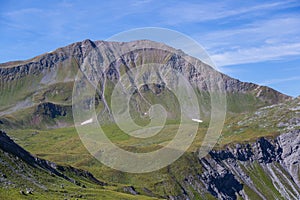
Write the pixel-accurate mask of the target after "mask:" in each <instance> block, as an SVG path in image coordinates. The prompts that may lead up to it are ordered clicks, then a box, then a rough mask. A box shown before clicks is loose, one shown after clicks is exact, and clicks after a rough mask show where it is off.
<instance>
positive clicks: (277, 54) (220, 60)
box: [211, 43, 300, 67]
mask: <svg viewBox="0 0 300 200" xmlns="http://www.w3.org/2000/svg"><path fill="white" fill-rule="evenodd" d="M287 56H300V43H291V44H280V45H276V46H262V47H254V48H248V49H247V48H245V49H238V50H236V51H226V52H224V53H220V54H214V55H212V56H211V58H212V60H213V61H214V62H215V63H216V65H217V66H219V67H220V66H227V65H236V64H244V63H256V62H261V61H267V60H268V61H270V60H279V59H282V58H285V57H287Z"/></svg>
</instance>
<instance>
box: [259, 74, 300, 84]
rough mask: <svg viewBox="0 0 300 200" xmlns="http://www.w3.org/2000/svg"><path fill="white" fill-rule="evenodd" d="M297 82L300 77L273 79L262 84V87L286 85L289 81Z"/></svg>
mask: <svg viewBox="0 0 300 200" xmlns="http://www.w3.org/2000/svg"><path fill="white" fill-rule="evenodd" d="M297 80H300V76H293V77H288V78H278V79H271V80H267V81H265V82H262V83H260V85H272V84H277V83H284V82H289V81H297Z"/></svg>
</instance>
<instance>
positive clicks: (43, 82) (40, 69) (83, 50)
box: [0, 40, 290, 127]
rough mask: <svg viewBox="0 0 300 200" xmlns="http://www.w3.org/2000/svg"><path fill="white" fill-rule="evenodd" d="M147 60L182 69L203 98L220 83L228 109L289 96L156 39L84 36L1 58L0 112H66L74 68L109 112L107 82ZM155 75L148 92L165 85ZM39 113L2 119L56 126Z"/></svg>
mask: <svg viewBox="0 0 300 200" xmlns="http://www.w3.org/2000/svg"><path fill="white" fill-rule="evenodd" d="M147 63H159V64H160V65H161V68H164V67H171V68H172V69H174V70H176V71H179V72H180V73H182V74H183V75H184V76H185V77H186V78H187V79H188V80H189V82H190V83H191V84H192V85H193V86H194V87H195V88H197V89H198V90H199V98H202V99H203V101H204V102H205V98H207V97H208V98H209V94H206V93H205V91H206V92H207V91H208V92H211V91H212V90H213V89H211V88H212V87H213V85H216V86H218V87H220V90H222V91H224V92H226V93H227V101H228V106H227V109H228V111H232V112H243V111H247V110H251V109H255V108H257V107H261V106H263V105H270V104H274V103H279V102H282V101H285V100H287V99H290V97H289V96H286V95H284V94H281V93H279V92H277V91H275V90H273V89H271V88H268V87H265V86H259V85H256V84H253V83H245V82H241V81H239V80H236V79H233V78H230V77H228V76H226V75H224V74H222V73H220V72H217V71H216V70H214V69H213V68H211V67H210V66H209V65H207V64H205V63H203V62H201V61H200V60H198V59H195V58H193V57H190V56H188V55H186V54H184V53H183V52H182V51H180V50H176V49H173V48H172V47H169V46H167V45H164V44H161V43H156V42H152V41H147V40H140V41H133V42H105V41H94V42H93V41H90V40H85V41H83V42H77V43H74V44H71V45H68V46H66V47H63V48H59V49H57V50H55V51H53V52H51V53H46V54H43V55H40V56H37V57H35V58H32V59H29V60H26V61H17V62H8V63H4V64H0V91H1V92H0V98H1V102H0V117H2V118H5V116H7V115H14V113H20V112H21V113H22V112H30V113H32V114H33V113H34V112H36V111H37V110H39V108H40V107H43V106H50V104H54V105H53V106H52V108H54V107H55V111H53V112H54V113H53V114H51V113H50V115H57V114H56V111H57V110H60V111H61V110H64V115H63V116H69V117H71V116H72V114H71V113H70V107H68V106H70V105H71V104H72V102H71V99H72V89H73V88H72V87H73V84H74V81H75V78H76V75H77V73H78V72H82V73H83V74H84V75H85V76H87V78H88V80H91V81H92V82H93V81H96V80H97V81H98V80H99V82H97V84H98V86H95V87H98V89H97V93H96V101H97V102H96V103H97V106H98V107H101V106H102V107H104V109H103V112H101V115H102V116H105V115H107V116H108V115H109V114H110V112H111V111H110V108H109V102H107V99H106V97H107V96H109V95H110V94H111V92H112V91H111V88H113V86H114V85H115V84H116V82H117V80H118V79H119V77H120V76H121V75H122V74H123V73H124V72H126V71H128V70H129V69H132V68H135V67H136V66H141V65H144V64H147ZM87 65H88V67H87ZM144 76H146V79H147V78H149V77H147V75H146V74H144ZM158 81H160V83H157V85H156V86H155V85H154V86H150V87H149V88H150V89H151V91H150V92H153V93H157V91H160V90H161V89H164V88H162V86H163V85H164V81H163V80H158ZM219 82H220V83H219ZM221 82H222V84H221ZM97 84H96V85H97ZM219 85H221V86H219ZM136 98H138V97H136ZM40 104H43V105H40ZM173 106H174V107H176V106H177V105H173ZM135 107H143V105H135ZM206 107H209V106H203V108H202V110H204V112H205V108H206ZM50 110H51V109H50ZM140 110H143V109H142V108H141V109H140ZM137 112H138V111H137ZM38 114H39V113H37V112H36V115H35V116H32V118H31V119H29V118H26V119H24V118H23V119H19V116H20V115H17V114H15V115H16V116H14V120H12V119H11V118H10V119H8V118H7V117H6V118H5V119H3V120H4V121H7V120H8V121H9V122H10V123H12V124H13V123H14V122H15V123H17V124H20V121H23V122H25V121H26V123H29V124H30V125H31V126H35V125H36V124H38V122H39V123H41V122H42V121H44V123H45V124H47V123H48V124H47V125H46V126H48V127H49V126H54V124H56V126H59V124H60V123H59V122H58V121H53V120H51V119H49V118H46V119H45V118H43V116H41V115H38ZM103 118H105V117H103ZM108 118H109V117H108ZM61 119H63V118H61ZM3 120H2V121H3ZM51 121H52V123H50V122H51ZM9 122H7V123H9ZM69 122H70V121H69ZM49 123H50V124H49ZM42 124H43V123H42ZM62 124H66V123H62Z"/></svg>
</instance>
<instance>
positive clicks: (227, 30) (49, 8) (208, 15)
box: [0, 0, 300, 96]
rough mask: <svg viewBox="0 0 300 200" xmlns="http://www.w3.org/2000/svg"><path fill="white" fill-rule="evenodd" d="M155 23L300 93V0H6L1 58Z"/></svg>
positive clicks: (221, 63)
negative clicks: (184, 35) (186, 36)
mask: <svg viewBox="0 0 300 200" xmlns="http://www.w3.org/2000/svg"><path fill="white" fill-rule="evenodd" d="M149 26H150V27H163V28H169V29H172V30H176V31H179V32H181V33H184V34H186V35H188V36H190V37H192V38H193V39H195V40H196V41H197V42H199V43H200V44H201V45H202V46H203V47H204V48H205V49H206V50H207V52H208V53H209V54H210V56H211V58H212V59H213V61H214V62H215V63H216V65H217V67H218V68H219V69H220V70H221V71H222V72H224V73H226V74H228V75H230V76H232V77H234V78H238V79H240V80H242V81H248V82H254V83H258V84H263V85H267V86H270V87H272V88H275V89H276V90H279V91H280V92H283V93H285V94H288V95H291V96H298V95H300V86H299V85H300V84H299V82H300V1H299V0H294V1H292V0H281V1H279V0H277V1H268V0H267V1H262V0H261V1H258V0H252V1H242V0H219V1H170V0H165V1H160V0H157V1H156V0H141V1H136V0H131V1H121V0H120V1H89V0H86V1H76V0H74V1H55V0H52V1H50V0H48V1H39V0H36V1H27V0H24V1H17V0H11V1H4V0H0V42H1V47H0V62H6V61H11V60H21V59H28V58H31V57H33V56H36V55H39V54H42V53H45V52H49V51H52V50H54V49H56V48H58V47H61V46H65V45H68V44H70V43H73V42H76V41H81V40H84V39H87V38H90V39H92V40H105V39H107V38H109V37H111V36H112V35H114V34H117V33H119V32H121V31H126V30H129V29H132V28H140V27H149Z"/></svg>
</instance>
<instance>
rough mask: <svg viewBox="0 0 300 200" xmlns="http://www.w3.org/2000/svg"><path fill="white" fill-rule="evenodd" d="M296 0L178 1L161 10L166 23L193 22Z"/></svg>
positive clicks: (276, 7)
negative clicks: (250, 0) (239, 0)
mask: <svg viewBox="0 0 300 200" xmlns="http://www.w3.org/2000/svg"><path fill="white" fill-rule="evenodd" d="M297 4H298V3H297V1H288V0H287V1H281V2H279V1H278V2H272V3H264V4H261V3H257V4H254V5H251V3H250V4H245V3H243V4H241V5H240V4H237V3H236V1H214V2H201V3H180V4H175V5H174V6H172V5H170V6H169V7H167V8H166V9H163V10H162V11H161V14H162V15H163V16H164V17H165V23H167V24H180V23H189V22H192V23H195V22H204V21H209V20H218V19H223V18H227V17H234V16H238V15H243V14H247V13H254V12H261V11H266V10H273V9H283V8H287V7H293V6H295V5H297Z"/></svg>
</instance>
